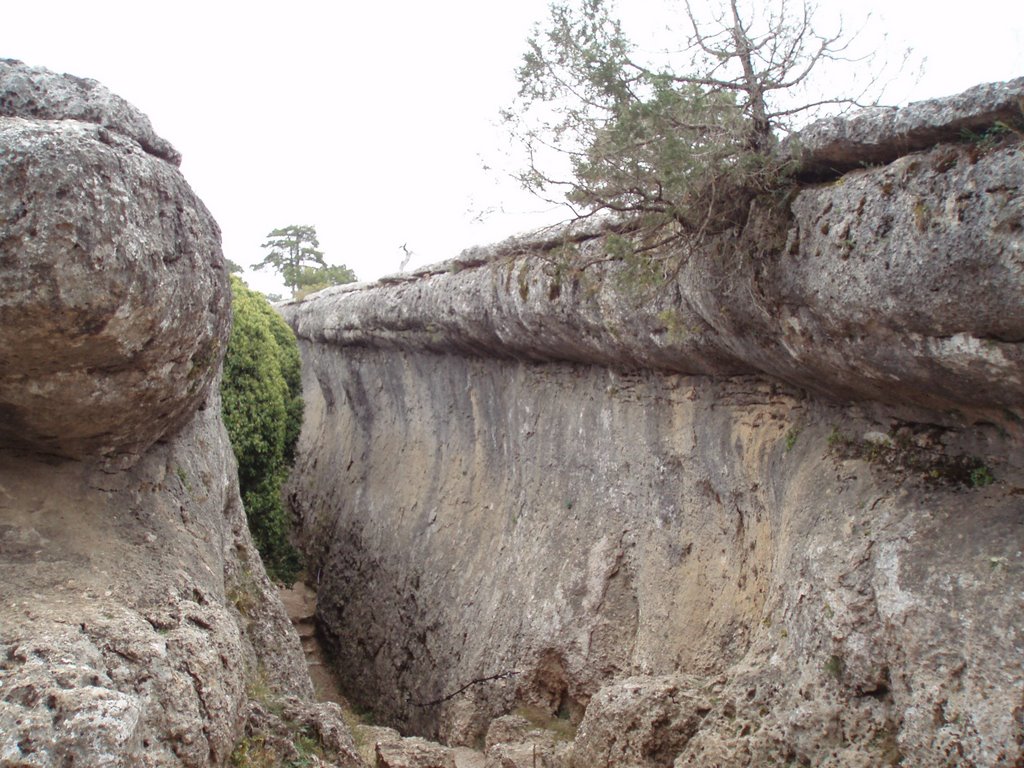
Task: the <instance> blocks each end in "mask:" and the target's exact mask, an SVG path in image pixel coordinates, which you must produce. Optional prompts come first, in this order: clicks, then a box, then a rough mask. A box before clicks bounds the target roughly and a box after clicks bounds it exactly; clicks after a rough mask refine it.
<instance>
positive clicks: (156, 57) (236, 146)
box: [0, 0, 1024, 291]
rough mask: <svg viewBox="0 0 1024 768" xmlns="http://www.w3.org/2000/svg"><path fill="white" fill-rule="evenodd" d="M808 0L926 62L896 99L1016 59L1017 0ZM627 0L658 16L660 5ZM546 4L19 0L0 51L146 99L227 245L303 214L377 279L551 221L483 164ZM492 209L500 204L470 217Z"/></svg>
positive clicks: (244, 252) (1002, 73)
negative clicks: (406, 259) (405, 263)
mask: <svg viewBox="0 0 1024 768" xmlns="http://www.w3.org/2000/svg"><path fill="white" fill-rule="evenodd" d="M820 5H822V6H823V9H824V10H825V11H826V12H828V8H827V6H835V7H841V8H843V9H844V10H843V13H844V15H845V16H846V17H847V20H848V21H852V20H854V19H856V18H857V14H863V13H864V12H867V11H871V12H872V13H873V14H874V16H875V18H874V26H873V27H871V34H872V35H873V36H872V37H871V38H870V40H871V41H877V42H873V43H872V44H873V45H876V46H878V47H884V48H886V49H887V50H890V51H891V56H890V58H893V59H895V58H898V57H899V51H900V50H902V49H904V48H906V47H908V46H909V47H912V48H913V49H914V54H915V56H916V58H917V60H918V61H920V60H921V59H924V60H925V61H924V69H923V74H922V75H921V77H920V78H919V79H918V80H917V81H916V82H911V81H910V80H909V79H907V78H905V79H904V80H901V81H898V82H897V83H895V85H894V86H893V87H891V89H890V92H889V94H888V96H889V99H890V100H892V101H894V102H906V101H908V100H919V99H924V98H930V97H934V96H942V95H947V94H951V93H956V92H958V91H961V90H963V89H965V88H967V87H970V86H971V85H974V84H976V83H980V82H987V81H993V80H1006V79H1009V78H1012V77H1019V76H1022V75H1024V6H1022V4H1021V2H1020V0H971V2H963V0H956V2H952V1H947V0H933V1H932V2H916V1H907V0H865V2H862V3H860V4H859V5H855V4H852V3H839V2H833V1H832V0H823V2H821V3H820ZM619 7H620V8H621V9H622V11H623V13H624V14H625V15H626V17H627V21H628V19H629V18H630V16H631V15H634V14H636V16H635V18H639V19H641V21H640V22H637V23H646V20H651V21H652V23H654V24H656V25H661V26H664V25H665V23H667V22H668V19H667V18H666V17H665V11H664V8H665V5H664V3H654V2H653V0H620V2H619ZM651 7H656V8H659V9H661V10H660V12H659V11H649V10H646V9H648V8H651ZM854 8H859V10H856V11H855V10H854ZM659 13H660V15H659ZM546 16H547V0H500V1H499V2H487V1H486V0H475V1H471V0H433V1H432V2H415V1H413V0H377V2H373V0H364V1H363V2H360V3H358V4H356V3H351V2H308V1H307V0H290V1H289V2H281V1H280V0H278V1H277V2H274V3H265V2H258V1H257V2H248V3H241V2H218V0H206V1H205V2H194V1H193V0H179V1H178V2H174V3H151V2H145V0H142V1H140V0H135V1H134V2H113V1H104V0H93V1H91V2H82V1H81V0H77V1H76V2H47V0H36V1H35V2H28V1H27V0H23V1H21V2H15V1H13V0H12V1H11V2H7V3H4V7H3V12H2V24H0V57H3V58H15V59H21V60H22V61H25V62H26V63H29V64H33V65H37V66H44V67H47V68H49V69H52V70H55V71H58V72H68V73H71V74H75V75H79V76H83V77H92V78H95V79H97V80H99V81H100V82H102V83H103V84H104V85H106V86H107V87H109V88H110V89H111V90H113V91H114V92H116V93H118V94H120V95H121V96H123V97H125V98H126V99H128V100H129V101H131V102H132V103H134V104H135V105H136V106H138V107H139V108H141V109H142V110H143V111H144V112H146V113H147V114H148V115H149V117H150V119H151V120H152V122H153V125H154V127H155V129H156V130H157V132H158V133H159V134H161V135H162V136H164V137H165V138H166V139H168V140H169V141H171V143H172V144H174V145H175V146H176V147H177V149H178V150H179V151H180V152H181V153H182V155H183V156H184V161H183V163H182V171H183V172H184V174H185V176H186V178H187V179H188V181H189V183H190V184H191V185H192V187H193V188H194V189H195V190H196V192H197V193H198V194H199V196H200V197H201V198H202V199H203V201H204V202H205V203H206V204H207V206H208V207H209V208H210V210H211V211H212V212H213V214H214V216H215V217H216V218H217V220H218V222H219V223H220V225H221V228H222V230H223V238H224V252H225V255H226V256H227V257H228V258H230V259H232V260H234V261H236V262H238V263H240V264H243V265H249V264H252V263H254V262H256V261H258V260H259V259H260V258H261V257H262V252H261V250H260V244H261V243H262V242H263V241H264V236H265V235H266V234H267V232H269V231H270V230H271V229H274V228H275V227H281V226H285V225H288V224H312V225H315V226H316V227H317V230H318V232H319V234H320V241H321V247H322V249H323V250H324V251H325V254H326V257H327V261H328V262H329V263H333V264H341V263H344V264H347V265H348V266H350V267H352V268H353V269H355V271H356V273H357V274H358V275H359V277H360V278H361V279H374V278H377V277H379V276H381V275H384V274H387V273H390V272H394V271H397V269H398V267H399V264H400V263H401V260H402V251H401V250H400V246H401V245H402V244H403V243H406V244H408V248H409V249H410V250H411V251H413V253H414V254H415V255H414V257H413V260H412V262H411V266H416V265H419V264H425V263H430V262H436V261H441V260H444V259H447V258H450V257H452V256H455V255H457V254H458V253H459V251H461V250H462V249H464V248H467V247H469V246H472V245H477V244H483V243H487V242H492V241H495V240H500V239H503V238H504V237H505V236H507V235H511V234H514V233H516V232H519V231H522V230H524V229H530V228H533V227H535V226H538V225H540V224H545V223H550V222H551V221H553V220H557V219H558V218H561V217H562V215H560V214H558V213H557V212H555V211H552V210H550V209H547V210H546V208H547V206H545V205H544V204H542V203H540V202H539V201H536V200H534V199H532V198H530V197H528V196H526V195H525V193H521V192H520V191H519V190H518V188H517V187H516V186H515V185H514V184H512V183H509V182H505V181H503V180H502V176H500V175H499V174H496V173H494V172H488V171H486V170H484V164H483V162H482V160H481V157H485V158H489V159H492V160H493V158H494V157H495V156H496V155H498V154H500V151H501V149H502V148H503V147H504V146H507V143H508V142H507V139H505V138H504V137H503V136H502V134H501V132H500V129H499V128H498V127H496V123H497V113H498V110H499V109H500V108H501V107H503V106H506V105H507V104H508V103H509V102H510V100H511V98H512V97H513V95H514V93H515V81H514V75H513V73H514V70H515V68H516V66H517V65H518V63H519V61H520V57H521V55H522V53H523V51H524V48H525V46H524V41H525V39H526V37H527V35H528V33H529V31H530V28H531V26H532V24H533V23H534V22H538V21H543V20H544V19H545V18H546ZM628 29H629V27H628V25H627V30H628ZM879 30H884V31H885V32H886V33H887V38H886V40H885V41H883V40H882V38H881V36H880V35H879V34H878V33H879ZM486 211H498V212H492V213H490V214H489V215H487V216H485V218H484V220H483V221H478V220H477V218H478V216H479V214H480V213H481V212H486ZM246 277H247V279H249V282H250V284H252V285H253V286H254V287H257V288H260V289H261V290H266V291H283V289H282V288H281V287H280V286H279V285H278V284H277V283H276V281H275V279H274V277H273V275H269V274H263V273H248V274H247V275H246Z"/></svg>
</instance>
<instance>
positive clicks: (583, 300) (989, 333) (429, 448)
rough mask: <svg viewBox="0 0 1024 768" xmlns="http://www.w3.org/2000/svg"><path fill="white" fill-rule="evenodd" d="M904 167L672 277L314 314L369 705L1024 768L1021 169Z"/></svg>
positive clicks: (317, 546) (734, 758) (528, 275)
mask: <svg viewBox="0 0 1024 768" xmlns="http://www.w3.org/2000/svg"><path fill="white" fill-rule="evenodd" d="M1022 90H1024V82H1021V81H1017V82H1015V83H1011V84H1003V85H1000V86H994V87H992V88H989V89H981V90H980V91H979V92H980V93H983V94H989V93H991V92H993V91H995V92H998V93H1000V94H1004V95H1005V94H1006V93H1007V92H1010V93H1011V94H1013V95H1014V98H1019V95H1020V93H1021V91H1022ZM986 98H987V97H986ZM1001 98H1002V97H1001ZM983 101H984V100H983ZM1004 101H1005V99H1004ZM969 102H970V100H969V99H965V98H960V99H957V100H956V104H957V108H956V114H957V115H958V116H959V117H958V118H957V119H960V118H961V117H962V116H963V114H964V113H965V112H967V113H970V112H971V111H972V107H971V106H970V103H969ZM985 103H987V102H985ZM947 106H948V105H947ZM914 109H915V110H917V113H918V114H930V115H941V114H943V109H944V106H943V104H941V103H940V104H934V105H931V106H929V107H927V108H925V107H922V106H917V107H915V108H914ZM986 109H987V107H985V106H984V104H981V103H979V104H978V105H977V106H976V109H975V112H976V114H982V113H984V112H985V110H986ZM866 119H868V118H865V117H858V118H856V120H861V121H863V120H866ZM880 119H884V120H886V121H889V123H890V124H892V125H897V126H898V125H902V124H903V122H905V121H901V120H902V119H901V116H900V115H899V114H896V115H895V116H893V115H882V116H881V118H880ZM981 122H984V121H983V120H982V121H981ZM855 124H857V125H860V126H861V128H862V127H863V123H855ZM971 124H972V125H976V127H977V123H971ZM833 125H834V126H837V127H835V128H834V131H833V133H834V134H842V133H843V131H844V130H846V127H847V126H848V125H849V124H845V123H835V124H833ZM861 128H858V130H861ZM947 128H950V126H947ZM950 130H952V129H950ZM814 131H817V132H818V133H816V134H815V136H817V138H816V139H815V141H819V142H820V143H821V144H822V146H832V145H834V143H835V142H831V143H830V142H829V140H827V137H826V138H822V136H821V134H822V132H823V131H825V129H824V128H821V127H818V128H815V129H814ZM953 132H954V133H955V131H953ZM847 133H848V131H847ZM949 133H950V131H948V130H947V131H946V133H942V134H941V135H943V136H945V135H948V134H949ZM837 140H838V139H837ZM878 141H883V140H882V139H878ZM903 141H904V137H902V136H900V135H890V141H889V144H890V150H891V151H892V153H893V154H894V155H895V156H894V157H893V158H890V160H891V161H887V164H885V165H881V166H878V167H871V168H863V169H859V170H855V171H850V172H849V173H846V174H845V175H842V176H839V177H837V178H835V179H833V180H831V181H828V182H824V183H817V184H814V185H810V186H805V187H804V188H802V189H800V190H798V191H797V192H796V193H795V194H794V195H793V196H791V197H790V198H788V199H785V200H777V201H774V202H772V201H761V202H759V203H758V204H757V205H756V206H755V207H754V208H753V209H752V211H751V215H750V217H749V220H748V221H747V223H746V224H745V226H743V227H740V228H737V230H735V231H733V232H728V233H724V234H722V235H720V236H718V237H716V238H714V239H713V240H712V241H711V242H707V243H704V244H702V245H701V247H700V248H697V247H689V248H687V246H686V245H685V244H684V245H683V246H680V250H679V252H678V253H677V254H675V256H676V257H677V258H676V259H675V260H674V263H677V264H681V266H680V267H679V269H678V271H670V272H668V273H667V275H666V273H661V274H658V273H653V274H652V273H651V272H650V271H648V272H644V271H643V270H638V269H637V266H636V265H635V264H630V263H628V262H625V261H620V260H616V259H614V258H612V259H609V258H605V251H604V241H603V239H602V235H601V234H600V233H597V232H592V231H591V232H587V231H573V230H572V229H569V230H566V231H561V232H557V233H553V234H549V235H548V236H545V237H535V238H532V239H530V238H523V239H514V240H511V241H508V242H506V243H504V244H501V245H499V246H496V247H494V248H491V249H474V250H471V251H468V252H466V253H464V254H463V255H462V256H460V257H459V258H458V259H455V260H453V261H452V262H449V263H448V264H445V265H441V266H439V267H435V268H428V269H424V270H420V271H419V272H416V273H413V274H411V275H401V276H395V277H393V278H388V279H386V280H383V281H381V282H380V283H377V284H374V285H359V286H352V287H344V288H337V289H329V290H328V291H325V292H322V293H320V294H317V295H315V296H313V297H311V298H309V299H307V300H306V301H304V302H302V303H296V304H292V305H289V306H287V307H285V310H284V311H285V313H286V316H287V317H288V318H289V320H290V322H291V323H292V325H293V327H294V328H295V329H296V331H297V333H298V335H299V338H300V345H301V348H302V353H303V361H304V381H305V387H306V394H307V412H306V413H307V417H306V418H307V421H306V425H305V427H304V431H303V436H302V438H301V442H300V449H299V454H300V455H299V460H298V463H297V465H296V466H297V469H296V472H295V475H294V476H293V480H292V483H291V491H290V496H291V500H292V503H293V507H294V509H295V510H296V511H297V513H298V514H299V515H300V516H301V518H302V520H303V526H304V531H305V536H306V541H307V543H306V549H307V552H308V553H309V555H310V556H311V558H312V559H313V562H314V564H315V566H316V567H318V568H319V569H320V571H321V578H322V586H321V590H320V601H319V605H320V608H319V620H320V622H321V626H322V628H323V629H324V631H325V632H326V633H327V635H328V637H329V638H330V639H331V641H332V642H333V645H334V648H335V650H336V652H337V654H338V658H339V667H340V670H341V674H342V676H343V678H345V681H346V683H347V685H348V692H349V693H350V694H351V695H353V696H354V697H355V698H356V699H357V700H359V703H360V704H362V705H365V706H370V707H373V708H374V709H376V710H377V711H378V713H379V714H380V715H381V716H383V717H384V718H385V719H387V720H388V721H390V722H391V723H393V724H397V725H399V726H400V727H402V728H403V729H405V730H409V731H416V732H419V733H421V734H430V735H438V736H440V737H441V738H443V739H445V740H446V741H448V742H450V743H479V742H480V741H482V740H483V738H484V734H485V733H486V732H487V730H488V726H489V724H490V723H491V721H492V720H494V719H496V718H499V717H500V716H504V715H507V714H508V713H510V712H513V711H515V710H516V709H518V708H521V707H528V708H532V709H533V710H540V711H541V712H543V713H545V714H546V715H547V717H548V718H550V721H551V722H552V723H553V724H564V725H565V726H566V727H567V728H570V729H572V728H575V727H577V726H578V732H577V733H576V736H575V739H574V741H573V745H572V748H571V749H570V750H569V751H568V753H566V752H565V751H564V750H562V751H560V752H558V755H559V757H558V758H557V759H558V760H559V761H560V762H559V764H569V765H574V766H579V767H580V768H582V766H588V767H589V766H673V765H675V766H682V765H722V766H733V765H735V766H739V765H769V764H771V765H774V764H780V765H781V764H788V763H791V764H808V765H810V764H813V765H834V766H851V765H864V766H869V765H871V766H876V765H884V764H896V763H897V762H898V761H901V760H902V761H903V764H908V765H922V766H925V765H927V766H940V765H949V766H953V765H978V766H981V765H986V766H991V765H1001V766H1010V765H1015V764H1017V763H1018V762H1019V761H1020V760H1021V759H1022V755H1024V751H1022V750H1024V746H1022V744H1024V714H1022V713H1024V709H1022V705H1021V701H1022V696H1024V669H1022V668H1021V665H1020V659H1021V658H1022V652H1024V645H1022V643H1024V640H1022V637H1021V635H1020V627H1021V623H1022V619H1024V614H1022V609H1021V605H1022V604H1024V603H1022V600H1021V598H1022V597H1024V594H1022V591H1021V584H1024V579H1022V575H1024V559H1022V555H1021V552H1022V551H1024V526H1022V518H1021V508H1022V507H1021V500H1020V499H1021V495H1022V494H1024V453H1022V450H1021V447H1020V445H1021V442H1020V440H1021V437H1022V431H1021V427H1020V419H1021V415H1022V407H1024V358H1022V351H1024V347H1022V344H1021V342H1022V340H1024V305H1022V297H1024V271H1022V267H1024V182H1022V179H1024V154H1022V151H1021V146H1020V142H1019V140H1018V139H1017V138H1016V137H1015V136H1012V135H1011V136H1009V137H1003V138H1000V139H999V140H995V141H988V140H986V141H980V142H957V143H948V144H939V145H935V146H930V147H926V148H920V151H916V152H914V153H912V154H904V151H905V150H903V149H900V147H902V146H903V143H902V142H903ZM873 157H874V155H872V158H873ZM869 159H870V158H869ZM807 162H808V163H810V162H811V160H810V159H809V160H808V161H807ZM809 167H810V166H809ZM585 262H594V263H593V264H592V265H591V266H588V267H586V268H583V267H581V264H583V263H585ZM510 754H511V752H510ZM553 754H555V753H554V752H550V751H549V752H544V753H543V759H544V760H549V759H554V758H553V757H551V755H553ZM509 759H511V758H509Z"/></svg>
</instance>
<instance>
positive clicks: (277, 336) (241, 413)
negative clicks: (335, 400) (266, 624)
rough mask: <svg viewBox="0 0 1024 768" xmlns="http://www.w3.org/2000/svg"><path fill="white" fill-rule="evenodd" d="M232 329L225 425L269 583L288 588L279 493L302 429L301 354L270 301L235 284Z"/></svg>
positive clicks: (295, 565)
mask: <svg viewBox="0 0 1024 768" xmlns="http://www.w3.org/2000/svg"><path fill="white" fill-rule="evenodd" d="M231 290H232V296H233V300H232V309H233V311H234V326H233V327H232V329H231V338H230V340H229V341H228V350H227V355H226V356H225V358H224V379H223V382H222V384H221V395H222V399H223V414H224V423H225V425H226V426H227V430H228V434H229V436H230V437H231V445H232V447H233V448H234V451H235V457H236V458H237V460H238V482H239V486H240V489H241V494H242V503H243V504H244V506H245V511H246V515H247V517H248V520H249V530H250V531H251V532H252V535H253V539H254V541H255V543H256V547H257V549H259V551H260V555H261V556H262V557H263V562H264V565H265V566H266V568H267V572H268V574H269V575H270V576H271V578H274V579H277V580H279V581H283V582H285V583H291V582H293V581H294V580H295V576H296V574H297V573H298V571H299V570H300V568H301V563H300V561H299V556H298V552H297V551H296V550H295V548H294V547H293V546H292V545H291V543H290V542H289V533H290V522H289V519H288V516H287V514H286V513H285V510H284V505H283V503H282V501H281V485H282V484H283V483H284V480H285V478H286V477H287V474H288V468H289V466H290V465H291V462H292V461H293V459H294V455H295V445H296V443H297V442H298V437H299V430H300V429H301V427H302V382H301V374H300V362H299V352H298V346H297V344H296V341H295V336H294V334H292V331H291V329H290V328H289V327H288V325H287V324H286V323H285V322H284V320H283V319H282V318H281V316H280V315H278V314H277V313H276V312H275V311H274V309H273V307H271V306H270V304H269V303H268V302H267V300H266V299H265V298H264V297H263V296H262V295H261V294H259V293H257V292H256V291H252V290H250V289H249V288H248V287H247V286H246V285H245V283H243V282H242V281H241V280H240V279H238V278H237V277H232V279H231Z"/></svg>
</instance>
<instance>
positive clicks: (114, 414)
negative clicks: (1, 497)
mask: <svg viewBox="0 0 1024 768" xmlns="http://www.w3.org/2000/svg"><path fill="white" fill-rule="evenodd" d="M89 82H90V81H82V80H80V79H78V78H71V77H67V76H58V75H54V74H53V73H49V72H46V71H45V70H40V69H33V68H30V67H25V66H23V65H20V64H18V63H16V62H9V61H0V284H2V285H3V294H2V297H0V445H7V446H11V447H15V448H19V449H25V450H29V451H32V452H35V453H44V454H52V455H57V456H63V457H70V458H87V457H105V458H115V457H117V458H119V460H121V461H122V462H123V463H127V464H130V463H132V462H133V461H134V460H135V457H137V456H138V455H139V454H140V453H141V452H142V451H144V450H145V449H146V448H147V447H148V446H150V445H152V444H153V442H155V441H156V440H157V439H159V438H160V437H162V436H164V435H166V434H168V433H169V432H172V431H174V430H176V429H178V428H180V427H181V426H182V425H183V424H184V423H185V422H186V421H187V420H188V419H189V418H190V417H191V415H192V414H193V413H194V412H195V410H196V409H197V408H198V407H199V405H200V404H201V403H202V402H203V401H204V400H205V398H206V396H207V394H208V392H209V389H210V385H211V383H212V381H213V379H214V377H215V375H216V372H217V370H218V368H219V363H220V360H221V357H222V355H223V352H224V349H225V346H226V341H227V334H228V329H229V326H230V309H229V307H230V294H229V291H228V287H227V273H226V269H225V267H224V261H223V256H222V253H221V248H220V231H219V229H218V227H217V224H216V222H215V221H214V220H213V217H212V216H211V215H210V213H209V211H208V210H207V209H206V207H205V206H204V205H203V204H202V202H201V201H200V200H199V199H198V198H197V197H196V196H195V194H194V193H193V192H192V190H191V189H190V188H189V186H188V184H187V183H186V182H185V180H184V178H183V177H182V175H181V174H180V172H179V171H178V169H177V167H175V165H173V164H172V163H171V162H169V161H168V159H166V158H167V157H171V158H172V159H173V158H174V157H175V155H174V153H173V150H170V149H169V145H167V144H166V142H161V141H160V140H158V139H157V138H156V137H155V136H153V135H152V130H151V129H148V121H145V118H144V117H141V115H140V113H137V112H136V111H135V110H133V109H132V108H130V107H128V106H127V105H126V104H124V103H123V102H121V101H120V100H117V101H113V97H110V94H109V92H107V91H106V90H105V89H102V88H99V87H98V86H97V87H94V88H91V89H89V88H85V86H83V85H82V84H83V83H86V84H88V83H89ZM5 88H6V89H7V90H4V89H5ZM90 94H91V95H92V100H91V101H90V99H89V96H90ZM104 94H106V96H107V97H109V98H106V100H105V101H104V100H103V98H102V97H103V96H104ZM30 96H31V98H30ZM72 96H75V98H72ZM112 103H113V105H114V107H117V109H114V108H113V107H111V106H110V105H111V104H112ZM97 104H99V106H97ZM87 121H91V122H87ZM146 129H148V130H146ZM153 148H156V150H159V151H160V154H152V152H151V150H153Z"/></svg>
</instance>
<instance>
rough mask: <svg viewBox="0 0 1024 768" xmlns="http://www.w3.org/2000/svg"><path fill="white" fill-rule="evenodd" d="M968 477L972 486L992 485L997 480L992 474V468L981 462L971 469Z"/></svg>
mask: <svg viewBox="0 0 1024 768" xmlns="http://www.w3.org/2000/svg"><path fill="white" fill-rule="evenodd" d="M968 477H969V480H968V482H969V483H970V486H971V487H972V488H984V487H985V486H986V485H992V483H994V482H995V481H996V479H995V477H994V476H993V475H992V470H990V469H989V468H988V467H986V466H985V465H984V464H980V462H979V466H976V467H974V468H973V469H972V470H971V472H970V475H969V476H968Z"/></svg>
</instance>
